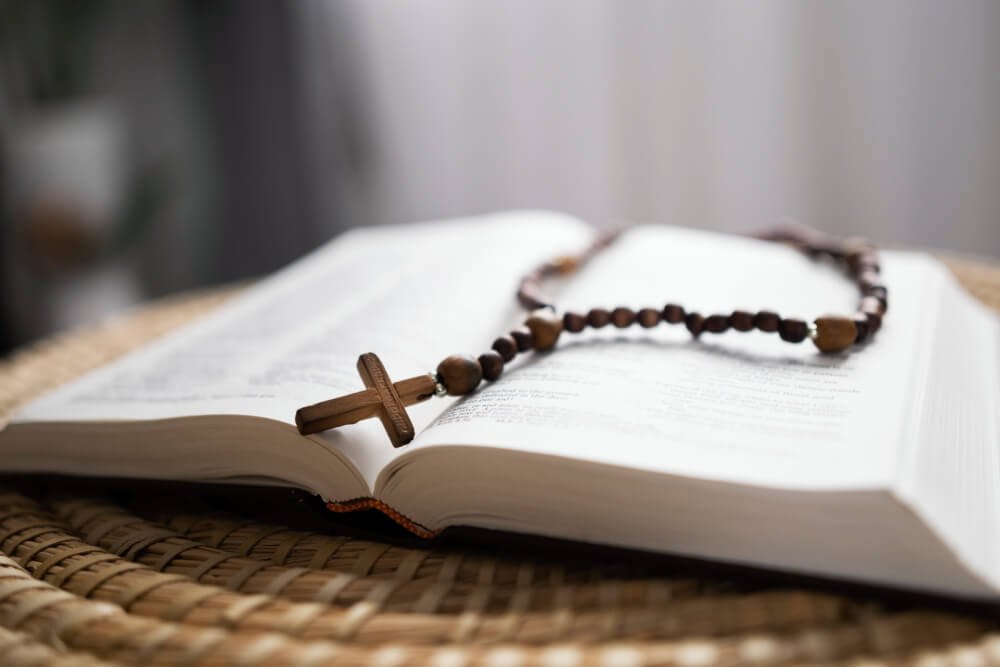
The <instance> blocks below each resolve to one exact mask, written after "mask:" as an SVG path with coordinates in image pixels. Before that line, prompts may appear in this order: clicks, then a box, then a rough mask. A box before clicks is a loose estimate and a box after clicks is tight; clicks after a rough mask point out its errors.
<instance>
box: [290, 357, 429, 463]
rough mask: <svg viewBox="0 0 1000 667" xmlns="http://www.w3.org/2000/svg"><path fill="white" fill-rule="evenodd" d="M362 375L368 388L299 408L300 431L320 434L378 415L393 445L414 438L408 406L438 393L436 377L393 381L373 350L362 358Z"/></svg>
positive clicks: (359, 372) (423, 376) (297, 419)
mask: <svg viewBox="0 0 1000 667" xmlns="http://www.w3.org/2000/svg"><path fill="white" fill-rule="evenodd" d="M358 375H360V376H361V381H362V382H364V384H365V387H367V388H366V389H364V390H362V391H359V392H356V393H353V394H348V395H346V396H340V397H339V398H333V399H330V400H328V401H322V402H320V403H316V404H314V405H310V406H307V407H304V408H299V410H298V411H297V412H296V413H295V425H296V426H298V428H299V433H301V434H302V435H309V434H310V433H319V432H320V431H325V430H327V429H331V428H337V427H338V426H345V425H347V424H354V423H356V422H359V421H361V420H362V419H369V418H371V417H378V418H379V419H380V420H381V421H382V426H383V427H385V432H386V433H387V434H388V436H389V440H391V441H392V446H393V447H402V446H403V445H405V444H406V443H408V442H409V441H410V440H413V436H414V435H415V432H414V429H413V422H412V421H410V416H409V415H408V414H406V406H408V405H413V404H414V403H420V402H421V401H425V400H427V399H428V398H430V397H431V396H433V395H434V392H435V390H436V388H437V383H436V382H435V380H434V376H433V375H430V374H429V373H428V374H426V375H418V376H416V377H412V378H408V379H406V380H400V381H399V382H393V381H392V380H391V379H390V378H389V374H388V373H386V371H385V366H383V365H382V361H381V360H380V359H379V358H378V357H377V356H375V354H374V353H372V352H365V353H364V354H362V355H361V356H360V357H358Z"/></svg>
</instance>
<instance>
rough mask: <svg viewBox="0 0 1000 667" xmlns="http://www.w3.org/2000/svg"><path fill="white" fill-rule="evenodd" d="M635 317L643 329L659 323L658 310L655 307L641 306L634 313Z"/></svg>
mask: <svg viewBox="0 0 1000 667" xmlns="http://www.w3.org/2000/svg"><path fill="white" fill-rule="evenodd" d="M635 319H636V321H637V322H638V323H639V326H641V327H642V328H643V329H652V328H653V327H655V326H656V325H657V324H659V323H660V311H658V310H657V309H656V308H643V309H641V310H640V311H639V312H638V313H636V315H635Z"/></svg>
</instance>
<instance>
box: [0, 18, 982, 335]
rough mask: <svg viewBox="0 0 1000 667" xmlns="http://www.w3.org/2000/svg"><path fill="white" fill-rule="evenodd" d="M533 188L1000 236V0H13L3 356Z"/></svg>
mask: <svg viewBox="0 0 1000 667" xmlns="http://www.w3.org/2000/svg"><path fill="white" fill-rule="evenodd" d="M522 207H542V208H551V209H558V210H562V211H566V212H569V213H571V214H575V215H577V216H580V217H582V218H585V219H588V220H590V221H593V222H594V223H595V224H608V223H610V222H619V221H624V220H628V221H640V222H642V221H646V222H648V221H657V222H665V223H672V224H680V225H688V226H697V227H706V228H712V229H721V230H731V231H739V230H744V229H749V228H754V227H759V226H761V225H764V224H767V223H772V222H775V221H778V220H783V219H788V218H791V219H794V220H798V221H801V222H803V223H806V224H810V225H812V226H815V227H819V228H821V229H824V230H827V231H830V232H833V233H837V234H861V235H865V236H868V237H870V238H872V239H874V240H876V241H879V242H882V243H894V244H907V245H919V246H924V247H928V248H941V249H950V250H955V251H961V252H971V253H976V254H981V255H992V256H1000V3H997V2H993V1H992V0H968V1H965V2H961V3H955V2H948V1H946V0H940V1H937V2H931V1H928V0H917V1H911V0H887V1H884V2H863V1H861V0H856V1H851V2H838V3H812V2H810V3H806V2H791V1H788V2H761V3H744V2H647V1H643V0H633V1H629V2H610V1H608V2H596V1H589V0H548V1H539V2H509V1H505V0H440V1H432V0H422V1H416V0H406V1H401V0H338V1H333V0H330V1H324V0H299V1H297V2H271V1H264V0H221V1H218V2H194V1H192V0H176V1H170V2H168V1H166V0H144V1H142V2H132V1H129V0H66V1H55V0H0V215H2V219H0V257H2V271H0V296H2V302H0V350H3V349H9V348H11V347H13V346H15V345H18V344H20V343H23V342H24V341H27V340H31V339H33V338H36V337H38V336H41V335H43V334H45V333H47V332H49V331H52V330H55V329H60V328H64V327H67V326H71V325H74V324H77V323H81V322H86V321H92V320H96V319H99V318H101V317H103V316H105V315H106V314H107V313H110V312H114V311H116V310H119V309H121V308H123V307H127V306H128V305H129V304H133V303H136V302H138V301H141V300H143V299H146V298H149V297H151V296H156V295H160V294H165V293H169V292H174V291H178V290H184V289H188V288H192V287H195V286H198V285H204V284H213V283H219V282H225V281H231V280H235V279H239V278H243V277H247V276H254V275H259V274H262V273H265V272H268V271H271V270H273V269H275V268H278V267H280V266H281V265H283V264H285V263H287V262H288V261H290V260H292V259H294V258H295V257H297V256H299V255H301V254H302V253H304V252H306V251H308V250H309V249H311V248H313V247H315V246H316V245H317V244H319V243H322V242H323V241H325V240H327V239H329V238H331V237H333V236H335V235H336V234H337V233H339V232H340V231H342V230H344V229H347V228H350V227H353V226H357V225H370V224H384V223H395V222H406V221H414V220H422V219H432V218H442V217H448V216H458V215H465V214H469V213H477V212H485V211H491V210H497V209H505V208H522Z"/></svg>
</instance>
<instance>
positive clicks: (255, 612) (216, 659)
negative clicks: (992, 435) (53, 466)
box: [0, 260, 1000, 667]
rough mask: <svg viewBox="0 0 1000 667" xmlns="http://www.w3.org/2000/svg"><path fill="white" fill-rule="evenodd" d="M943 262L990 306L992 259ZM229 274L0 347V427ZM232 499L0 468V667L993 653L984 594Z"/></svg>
mask: <svg viewBox="0 0 1000 667" xmlns="http://www.w3.org/2000/svg"><path fill="white" fill-rule="evenodd" d="M949 265H950V266H951V267H952V268H953V270H954V271H955V273H956V274H957V275H958V276H959V278H960V279H961V280H962V282H963V283H964V284H965V285H966V286H967V287H968V289H970V291H972V292H973V293H974V294H975V295H976V296H978V297H979V298H980V299H982V300H983V301H984V302H986V303H987V304H989V305H990V306H992V307H994V308H1000V266H997V265H993V264H991V263H989V262H981V261H967V260H952V261H949ZM229 293H230V292H229V291H213V292H207V293H201V294H194V295H186V296H184V297H181V298H175V299H170V300H166V301H161V302H158V303H156V304H153V305H150V306H147V307H144V308H142V309H140V310H137V311H136V312H133V313H130V314H127V315H125V316H123V317H121V318H119V319H117V320H115V321H111V322H108V323H106V324H103V325H101V326H98V327H93V328H90V329H87V330H80V331H74V332H70V333H68V334H63V335H59V336H56V337H54V338H51V339H48V340H46V341H43V342H41V343H38V344H36V345H33V346H31V347H30V348H27V349H24V350H22V351H20V352H18V353H16V354H14V355H13V356H11V357H10V358H8V359H7V360H5V361H2V362H0V425H2V424H3V422H4V420H5V419H6V417H5V416H4V415H8V414H9V413H10V411H11V410H13V409H15V408H16V407H17V406H18V405H19V404H21V403H23V402H24V401H25V400H27V399H29V398H31V397H32V396H35V395H37V394H38V393H39V392H40V391H43V390H44V389H46V388H49V387H51V386H54V385H56V384H58V383H60V382H62V381H64V380H66V379H68V378H71V377H73V376H74V375H76V374H78V373H80V372H82V371H84V370H86V369H88V368H91V367H93V366H95V365H98V364H100V363H101V362H103V361H106V360H108V359H111V358H113V357H115V356H116V355H118V354H121V353H122V352H123V351H125V350H127V349H129V348H131V347H133V346H135V345H136V344H138V343H141V342H143V341H145V340H148V339H149V338H151V337H153V336H156V335H157V334H159V333H162V332H164V331H166V330H169V329H170V328H171V327H174V326H176V325H177V324H179V323H181V322H184V321H187V320H189V319H190V318H192V317H194V316H196V315H197V314H199V313H202V312H204V311H206V310H207V309H210V308H211V307H213V306H214V305H215V304H217V303H219V302H220V301H221V300H223V299H225V298H226V297H227V296H228V295H229ZM250 514H251V513H250V512H249V511H247V512H239V511H233V510H232V508H231V507H229V508H228V509H220V507H219V506H218V505H217V504H213V503H212V502H211V501H210V500H208V499H203V498H200V497H197V496H185V497H183V498H178V496H177V495H176V494H171V493H166V492H162V493H161V492H156V491H155V490H151V491H150V492H149V493H147V494H142V495H139V496H136V495H128V496H122V495H116V494H111V493H105V494H104V495H102V494H100V493H98V494H95V493H93V492H90V491H81V490H80V489H76V488H74V487H72V486H70V487H67V486H65V485H63V484H58V483H52V482H47V483H36V482H33V481H24V480H21V481H20V482H16V483H14V484H9V485H8V486H7V488H0V551H2V554H0V665H3V666H18V667H21V666H26V665H42V664H45V665H48V664H52V665H106V664H141V665H204V666H206V667H207V666H210V665H286V664H287V665H303V666H305V665H321V664H338V665H354V664H372V665H384V666H386V667H390V666H395V665H405V664H432V665H439V666H441V667H445V666H458V665H466V664H482V665H491V666H494V667H508V666H509V667H513V666H516V665H531V664H540V665H549V666H551V667H562V666H569V665H607V666H609V667H610V666H621V667H626V666H631V665H644V664H673V665H680V666H682V667H709V666H714V665H730V664H736V663H752V664H758V665H764V664H775V663H806V662H808V663H846V662H851V663H855V664H861V663H865V664H876V663H878V664H881V663H885V664H888V663H893V664H898V663H913V662H919V663H921V664H922V665H926V666H927V667H932V666H935V667H936V666H937V665H946V664H954V665H957V666H959V667H978V666H980V665H986V664H996V663H1000V634H997V635H994V634H991V633H993V632H995V628H996V625H997V623H996V620H995V619H994V615H993V614H992V613H990V612H988V611H984V610H977V611H975V612H973V611H969V610H963V611H955V610H949V609H945V608H942V607H939V606H928V605H923V606H920V605H915V604H913V603H900V602H898V601H891V602H890V601H889V600H887V599H885V598H882V597H880V596H877V595H864V596H861V595H858V594H847V593H838V592H830V591H829V590H826V591H824V590H819V589H815V588H802V589H793V588H789V587H788V586H787V585H778V584H769V583H767V582H766V581H765V582H764V583H763V584H762V583H761V582H759V581H757V582H756V583H753V584H751V583H748V582H747V581H744V580H741V579H740V578H739V577H733V578H725V577H719V576H713V577H711V578H709V577H706V576H703V575H700V574H699V575H694V576H692V574H691V573H690V572H688V571H686V570H683V571H682V570H674V569H672V568H671V567H669V566H659V567H650V566H648V565H643V566H639V565H629V564H616V563H613V562H611V563H609V562H608V561H606V560H604V561H596V560H595V561H588V560H583V561H581V560H579V559H574V560H568V559H566V558H564V557H559V558H556V559H553V558H552V556H551V554H546V553H542V552H540V551H537V550H535V551H527V552H524V553H520V554H517V553H511V552H510V551H509V550H507V551H504V552H502V553H500V554H497V553H490V551H489V550H483V549H477V550H473V549H471V548H469V549H465V548H455V547H450V548H449V547H440V548H431V549H420V548H404V547H401V546H396V545H393V544H389V543H384V542H380V541H371V540H365V539H360V538H358V537H355V536H351V535H349V534H346V533H345V534H331V533H330V532H309V531H304V530H293V529H291V528H289V527H287V526H285V525H281V524H280V523H268V522H264V521H261V520H259V519H255V518H254V517H253V516H251V515H250Z"/></svg>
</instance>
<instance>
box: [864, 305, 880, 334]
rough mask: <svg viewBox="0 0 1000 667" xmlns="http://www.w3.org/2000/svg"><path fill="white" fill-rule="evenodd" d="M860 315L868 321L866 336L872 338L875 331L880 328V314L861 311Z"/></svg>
mask: <svg viewBox="0 0 1000 667" xmlns="http://www.w3.org/2000/svg"><path fill="white" fill-rule="evenodd" d="M861 315H863V316H864V317H865V319H866V320H867V321H868V338H869V339H870V338H872V337H873V336H874V335H875V333H876V332H877V331H878V330H879V329H881V328H882V316H881V315H879V314H878V313H866V312H864V311H862V312H861Z"/></svg>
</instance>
